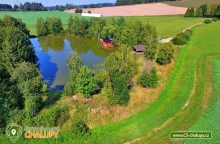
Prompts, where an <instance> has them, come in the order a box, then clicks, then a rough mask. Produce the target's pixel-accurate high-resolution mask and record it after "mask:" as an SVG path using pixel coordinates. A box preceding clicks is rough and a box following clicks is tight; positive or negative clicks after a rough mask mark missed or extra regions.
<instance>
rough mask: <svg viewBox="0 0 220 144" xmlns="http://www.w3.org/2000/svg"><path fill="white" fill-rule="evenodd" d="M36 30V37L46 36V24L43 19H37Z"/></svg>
mask: <svg viewBox="0 0 220 144" xmlns="http://www.w3.org/2000/svg"><path fill="white" fill-rule="evenodd" d="M36 28H37V35H38V36H46V35H47V34H48V28H47V24H46V22H45V21H44V19H43V18H39V19H37V24H36Z"/></svg>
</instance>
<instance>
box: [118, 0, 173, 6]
mask: <svg viewBox="0 0 220 144" xmlns="http://www.w3.org/2000/svg"><path fill="white" fill-rule="evenodd" d="M164 1H176V0H117V1H116V4H115V5H117V6H119V5H133V4H144V3H155V2H164Z"/></svg>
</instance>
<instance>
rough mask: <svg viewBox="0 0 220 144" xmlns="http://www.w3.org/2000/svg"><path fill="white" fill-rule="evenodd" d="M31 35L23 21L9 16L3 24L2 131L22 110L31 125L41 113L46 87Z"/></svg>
mask: <svg viewBox="0 0 220 144" xmlns="http://www.w3.org/2000/svg"><path fill="white" fill-rule="evenodd" d="M28 34H29V31H28V30H27V28H26V25H25V24H24V23H23V22H22V21H21V20H17V19H15V18H12V17H9V16H6V17H4V18H3V19H2V20H0V85H1V86H0V91H1V92H0V105H1V110H0V113H1V114H0V123H1V128H4V127H5V126H6V124H7V123H8V122H9V121H10V118H12V116H13V113H14V112H15V111H17V110H22V111H23V112H24V121H25V122H26V123H30V119H31V117H33V116H35V115H36V114H37V113H38V112H39V110H40V109H41V102H42V99H41V96H42V95H43V92H44V88H45V86H44V82H43V79H42V77H41V75H40V72H39V70H38V66H37V57H36V55H35V51H34V48H33V46H32V44H31V42H30V40H29V35H28Z"/></svg>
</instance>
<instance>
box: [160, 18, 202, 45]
mask: <svg viewBox="0 0 220 144" xmlns="http://www.w3.org/2000/svg"><path fill="white" fill-rule="evenodd" d="M202 24H203V22H200V23H196V24H193V25H191V26H189V27H187V28H185V29H184V30H182V32H185V31H186V30H191V29H192V28H194V27H195V26H198V25H202ZM173 38H174V37H169V38H165V39H161V40H159V43H168V42H171V41H172V39H173Z"/></svg>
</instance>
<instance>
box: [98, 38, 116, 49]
mask: <svg viewBox="0 0 220 144" xmlns="http://www.w3.org/2000/svg"><path fill="white" fill-rule="evenodd" d="M100 41H101V44H102V46H104V47H107V48H114V47H115V46H114V44H113V43H112V39H110V38H103V39H101V40H100Z"/></svg>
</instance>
